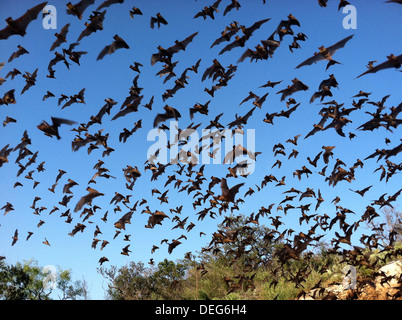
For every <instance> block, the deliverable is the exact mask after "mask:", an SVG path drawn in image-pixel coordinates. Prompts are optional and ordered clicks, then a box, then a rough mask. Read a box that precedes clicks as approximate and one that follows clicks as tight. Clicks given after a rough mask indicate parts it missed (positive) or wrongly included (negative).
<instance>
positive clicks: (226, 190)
mask: <svg viewBox="0 0 402 320" xmlns="http://www.w3.org/2000/svg"><path fill="white" fill-rule="evenodd" d="M221 189H222V196H227V195H228V194H229V192H230V191H229V187H228V184H227V182H226V179H225V178H222V179H221Z"/></svg>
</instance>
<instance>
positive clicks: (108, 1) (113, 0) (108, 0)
mask: <svg viewBox="0 0 402 320" xmlns="http://www.w3.org/2000/svg"><path fill="white" fill-rule="evenodd" d="M123 2H124V0H106V1H104V2H102V4H101V5H100V6H99V7H98V8H97V9H96V11H99V10H101V9H103V8H107V7H110V6H111V5H112V4H115V3H123Z"/></svg>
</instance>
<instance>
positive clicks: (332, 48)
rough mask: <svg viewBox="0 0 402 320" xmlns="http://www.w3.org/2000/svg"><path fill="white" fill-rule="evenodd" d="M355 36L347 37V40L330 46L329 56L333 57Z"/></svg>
mask: <svg viewBox="0 0 402 320" xmlns="http://www.w3.org/2000/svg"><path fill="white" fill-rule="evenodd" d="M353 36H354V34H352V35H350V36H349V37H346V38H345V39H343V40H341V41H339V42H337V43H335V44H334V45H332V46H330V47H328V48H327V50H328V52H329V54H330V55H331V56H332V55H333V54H334V53H335V52H336V51H337V50H339V49H341V48H343V47H344V46H345V44H346V43H347V42H348V41H349V40H350V39H352V38H353Z"/></svg>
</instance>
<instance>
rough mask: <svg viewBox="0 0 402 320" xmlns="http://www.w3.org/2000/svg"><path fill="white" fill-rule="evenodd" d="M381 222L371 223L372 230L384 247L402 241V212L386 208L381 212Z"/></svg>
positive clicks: (369, 224) (369, 225)
mask: <svg viewBox="0 0 402 320" xmlns="http://www.w3.org/2000/svg"><path fill="white" fill-rule="evenodd" d="M380 217H381V218H382V219H381V220H380V221H374V220H372V221H370V222H369V223H368V227H369V228H371V229H372V230H373V231H374V232H375V234H376V236H377V238H378V239H379V240H380V241H381V242H382V244H383V245H384V246H388V245H394V244H395V243H397V242H401V241H402V212H401V211H398V210H396V209H395V208H394V207H385V208H383V210H382V211H381V216H380Z"/></svg>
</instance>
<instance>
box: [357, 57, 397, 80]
mask: <svg viewBox="0 0 402 320" xmlns="http://www.w3.org/2000/svg"><path fill="white" fill-rule="evenodd" d="M387 59H388V60H387V61H385V62H383V63H380V64H379V65H376V66H375V67H372V68H370V69H369V70H367V71H366V72H363V73H362V74H361V75H360V76H358V77H357V78H360V77H361V76H364V75H366V74H369V73H376V72H378V71H381V70H385V69H389V68H395V69H398V68H400V67H401V65H402V54H401V55H399V56H395V55H394V54H391V55H389V56H387ZM357 78H356V79H357Z"/></svg>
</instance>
